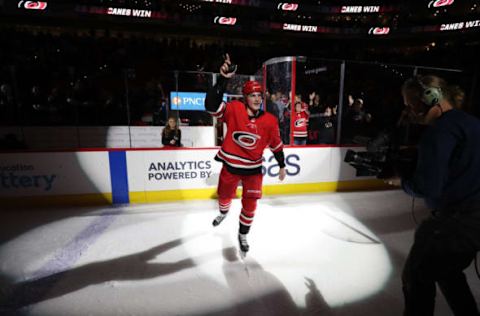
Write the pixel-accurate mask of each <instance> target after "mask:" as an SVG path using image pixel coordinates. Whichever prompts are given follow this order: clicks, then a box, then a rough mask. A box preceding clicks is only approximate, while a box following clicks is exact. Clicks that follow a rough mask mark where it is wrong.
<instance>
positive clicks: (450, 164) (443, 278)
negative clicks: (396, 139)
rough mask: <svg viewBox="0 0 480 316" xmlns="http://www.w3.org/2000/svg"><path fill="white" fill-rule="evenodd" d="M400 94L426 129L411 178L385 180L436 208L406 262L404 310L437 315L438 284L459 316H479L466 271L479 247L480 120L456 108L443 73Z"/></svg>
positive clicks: (418, 79) (421, 79)
mask: <svg viewBox="0 0 480 316" xmlns="http://www.w3.org/2000/svg"><path fill="white" fill-rule="evenodd" d="M402 95H403V99H404V103H405V106H406V108H407V110H408V111H410V112H411V115H412V118H414V119H415V120H416V121H417V122H420V121H422V122H423V123H424V124H426V125H428V127H427V128H426V130H425V132H424V133H423V135H422V137H421V139H420V143H419V145H418V161H417V166H416V169H415V173H414V174H413V176H412V177H411V178H402V179H399V178H390V179H388V180H386V181H387V183H389V184H391V185H401V186H402V188H403V190H404V191H405V192H406V193H407V194H409V195H412V196H417V197H422V198H424V199H425V202H426V204H427V205H428V206H429V207H430V208H431V209H432V210H433V211H432V214H431V216H430V217H429V218H427V219H426V220H425V221H423V222H422V223H421V224H420V225H419V226H418V228H417V230H416V232H415V239H414V243H413V245H412V247H411V249H410V253H409V255H408V258H407V260H406V263H405V266H404V270H403V275H402V281H403V293H404V298H405V310H404V315H408V316H410V315H419V316H420V315H421V316H429V315H433V313H434V305H435V294H436V287H435V283H437V284H438V285H439V287H440V289H441V291H442V292H443V294H444V296H445V298H446V300H447V302H448V304H449V306H450V307H451V309H452V311H453V313H454V314H455V315H462V316H469V315H480V314H479V312H478V309H477V305H476V302H475V299H474V297H473V295H472V293H471V290H470V288H469V286H468V283H467V281H466V278H465V275H464V273H463V270H464V269H466V268H467V267H468V266H469V265H470V264H471V262H472V261H473V259H474V258H475V255H476V252H477V251H478V250H479V249H480V181H479V179H480V121H479V120H478V119H477V118H475V117H473V116H471V115H469V114H467V113H465V112H463V111H460V110H458V109H455V107H454V101H453V94H452V93H451V91H450V88H449V87H448V86H447V85H446V82H445V81H444V80H443V79H441V78H439V77H436V76H425V77H416V78H412V79H409V80H407V81H406V82H405V83H404V84H403V86H402Z"/></svg>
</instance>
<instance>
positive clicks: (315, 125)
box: [307, 91, 322, 144]
mask: <svg viewBox="0 0 480 316" xmlns="http://www.w3.org/2000/svg"><path fill="white" fill-rule="evenodd" d="M308 97H309V103H308V108H309V112H310V118H309V122H308V142H307V143H308V144H318V132H319V130H320V116H321V112H322V108H321V104H320V95H319V94H317V93H316V92H315V91H313V92H312V93H310V94H309V95H308Z"/></svg>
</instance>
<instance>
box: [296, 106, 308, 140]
mask: <svg viewBox="0 0 480 316" xmlns="http://www.w3.org/2000/svg"><path fill="white" fill-rule="evenodd" d="M294 115H295V121H294V124H293V143H294V144H295V145H305V144H306V143H307V136H308V132H307V129H308V118H309V116H310V113H309V112H308V109H306V108H305V107H304V106H303V105H302V102H301V101H297V102H296V103H295V114H294Z"/></svg>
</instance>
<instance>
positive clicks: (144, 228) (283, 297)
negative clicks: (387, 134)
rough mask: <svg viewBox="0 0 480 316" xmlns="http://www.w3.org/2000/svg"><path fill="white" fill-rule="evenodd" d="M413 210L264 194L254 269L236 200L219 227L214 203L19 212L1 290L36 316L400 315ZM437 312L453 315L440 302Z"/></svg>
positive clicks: (374, 196) (355, 198)
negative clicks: (244, 251)
mask: <svg viewBox="0 0 480 316" xmlns="http://www.w3.org/2000/svg"><path fill="white" fill-rule="evenodd" d="M410 206H411V201H410V200H409V198H408V197H406V196H405V195H404V194H403V193H402V192H399V191H381V192H363V193H335V194H311V195H296V196H276V197H265V198H264V199H262V200H261V201H259V205H258V208H257V213H256V216H255V221H254V224H253V226H252V230H251V233H250V234H249V235H248V240H249V243H250V248H251V250H250V252H249V253H248V255H247V258H246V259H245V260H240V257H239V255H238V247H237V230H238V215H239V212H240V201H239V200H234V202H233V203H232V207H231V211H230V214H229V215H228V217H227V218H226V219H225V221H224V222H223V223H222V224H221V225H220V226H219V227H216V228H213V227H212V226H211V221H212V220H213V218H214V216H215V215H216V213H217V205H216V201H213V200H212V201H193V202H179V203H162V204H145V205H132V206H122V207H117V208H113V207H112V208H108V207H107V208H85V209H75V210H73V211H72V210H71V209H64V210H60V211H59V210H54V211H53V210H52V211H51V212H56V214H57V216H55V217H54V218H52V219H50V220H43V221H42V220H41V219H42V216H44V215H45V214H46V213H47V212H49V210H42V211H41V212H38V211H35V210H29V211H24V210H22V211H21V212H19V213H16V212H14V211H10V212H8V213H7V214H6V216H7V218H6V220H7V222H8V224H9V225H11V227H14V228H12V229H11V230H10V234H9V235H8V236H4V235H5V234H4V235H2V237H3V238H2V240H3V242H2V243H1V244H0V273H1V275H2V279H0V281H2V282H3V281H7V282H6V283H5V282H4V284H8V285H7V286H4V288H6V290H2V293H7V294H11V292H9V289H11V288H13V285H14V284H16V285H19V284H21V285H22V286H23V288H24V289H27V290H25V291H24V292H21V293H22V295H24V299H25V300H26V302H27V304H24V305H25V307H23V309H22V310H21V311H22V312H24V313H25V314H28V315H297V314H307V315H401V309H402V305H403V299H402V295H401V282H400V274H401V268H402V264H403V262H404V260H405V256H406V254H407V252H408V249H409V246H410V244H411V241H412V238H413V230H414V228H415V223H414V221H413V218H412V215H411V209H410ZM415 214H416V217H418V218H422V217H424V216H425V214H426V210H425V209H424V208H423V207H422V205H420V204H418V205H417V206H416V211H415ZM105 216H109V217H110V221H106V217H105ZM36 217H37V218H36ZM28 221H31V222H32V225H26V224H25V222H28ZM33 223H34V224H33ZM95 223H100V224H98V225H97V224H95ZM93 224H95V225H93ZM15 225H18V231H15ZM99 225H100V226H99ZM101 225H104V226H105V227H103V228H102V229H100V228H101ZM25 227H28V229H26V228H25ZM99 227H100V228H99ZM95 234H97V235H98V236H97V235H95ZM92 236H93V237H92ZM80 237H81V238H80ZM76 251H77V252H76ZM78 251H80V252H81V253H78ZM469 275H473V274H472V273H471V271H469ZM52 277H53V278H54V281H53V282H52ZM471 278H473V276H472V277H471ZM475 282H476V283H480V282H479V281H478V280H475V279H472V283H474V285H475ZM478 287H479V286H478V284H477V286H476V287H475V286H473V290H474V293H475V295H476V296H477V297H478V296H479V294H478V293H479V289H477V288H478ZM4 297H9V298H10V299H18V297H17V298H15V297H12V296H11V295H10V296H8V295H4ZM437 311H438V313H437V314H438V315H449V309H448V307H447V306H446V304H445V302H444V300H443V297H441V296H440V295H439V300H438V302H437Z"/></svg>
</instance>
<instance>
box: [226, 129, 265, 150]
mask: <svg viewBox="0 0 480 316" xmlns="http://www.w3.org/2000/svg"><path fill="white" fill-rule="evenodd" d="M232 138H233V141H234V142H235V143H237V144H238V145H239V146H240V147H243V148H247V149H253V148H255V147H257V145H258V141H259V140H260V135H257V134H252V133H249V132H241V131H240V132H233V133H232Z"/></svg>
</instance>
